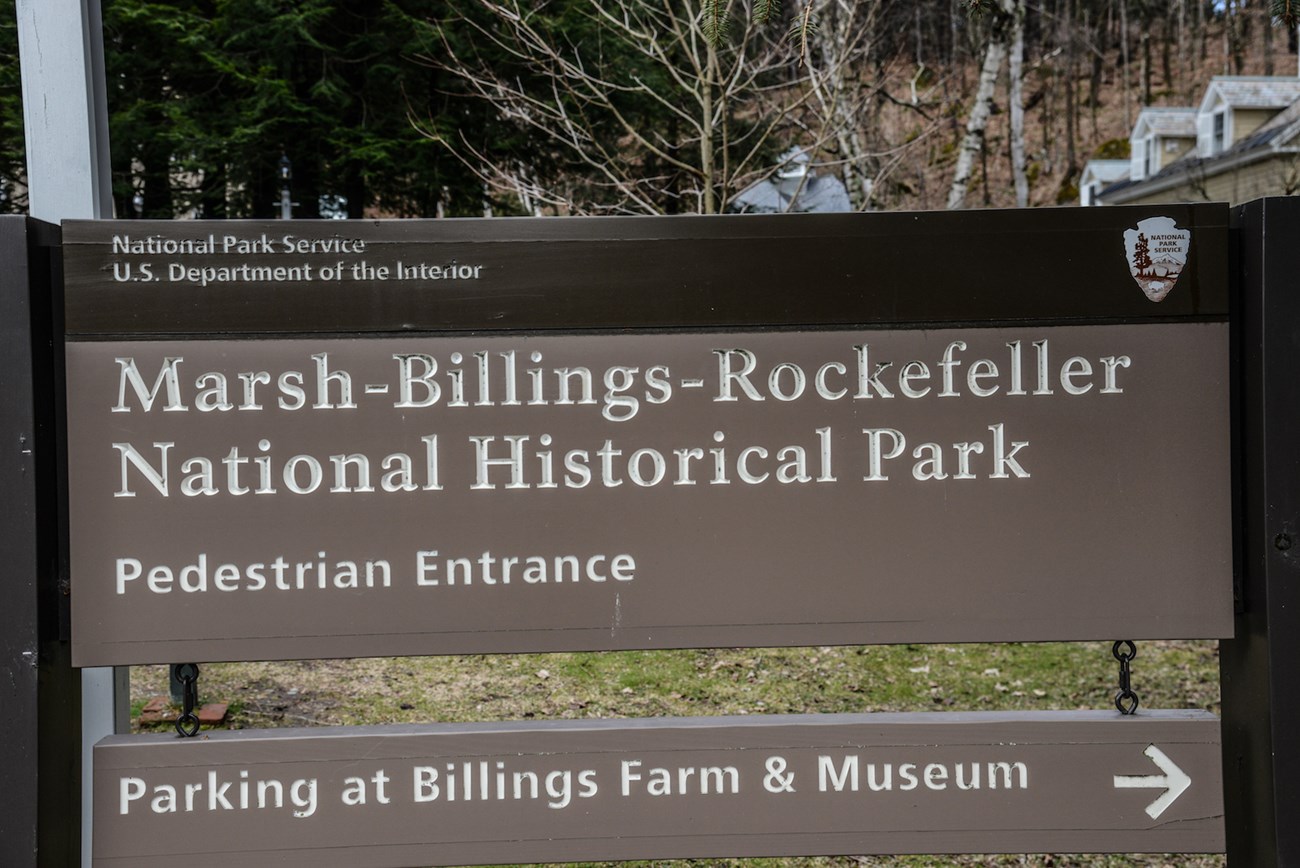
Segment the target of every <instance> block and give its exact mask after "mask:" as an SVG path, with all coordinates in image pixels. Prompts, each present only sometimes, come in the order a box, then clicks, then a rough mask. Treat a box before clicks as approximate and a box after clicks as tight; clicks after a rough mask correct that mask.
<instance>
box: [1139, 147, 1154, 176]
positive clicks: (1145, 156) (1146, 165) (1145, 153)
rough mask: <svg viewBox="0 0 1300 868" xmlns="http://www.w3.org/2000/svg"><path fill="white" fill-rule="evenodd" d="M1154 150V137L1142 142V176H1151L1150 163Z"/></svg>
mask: <svg viewBox="0 0 1300 868" xmlns="http://www.w3.org/2000/svg"><path fill="white" fill-rule="evenodd" d="M1155 150H1156V142H1155V139H1146V140H1145V141H1143V142H1142V177H1144V178H1150V177H1151V164H1152V163H1153V162H1154V156H1153V155H1154V154H1155Z"/></svg>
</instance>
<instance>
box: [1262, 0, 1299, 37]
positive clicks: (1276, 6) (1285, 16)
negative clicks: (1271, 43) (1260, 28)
mask: <svg viewBox="0 0 1300 868" xmlns="http://www.w3.org/2000/svg"><path fill="white" fill-rule="evenodd" d="M1268 13H1269V15H1271V16H1273V23H1274V24H1280V25H1282V26H1284V27H1286V28H1287V29H1288V30H1294V29H1295V28H1296V24H1297V23H1298V22H1300V15H1297V10H1296V4H1295V0H1272V2H1270V3H1269V4H1268Z"/></svg>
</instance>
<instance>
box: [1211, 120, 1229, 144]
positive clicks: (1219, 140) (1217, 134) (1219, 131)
mask: <svg viewBox="0 0 1300 868" xmlns="http://www.w3.org/2000/svg"><path fill="white" fill-rule="evenodd" d="M1225 115H1226V112H1223V111H1217V112H1215V113H1214V143H1213V146H1212V152H1213V153H1215V154H1220V153H1223V136H1224V129H1225V128H1226V126H1227V118H1226V117H1225Z"/></svg>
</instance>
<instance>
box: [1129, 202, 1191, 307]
mask: <svg viewBox="0 0 1300 868" xmlns="http://www.w3.org/2000/svg"><path fill="white" fill-rule="evenodd" d="M1191 246H1192V233H1191V231H1190V230H1188V229H1179V228H1178V224H1176V223H1175V222H1174V220H1173V218H1172V217H1148V218H1147V219H1145V220H1139V221H1138V225H1137V228H1136V229H1125V230H1124V252H1125V253H1127V254H1128V270H1129V271H1130V272H1131V273H1132V275H1133V279H1134V280H1136V281H1137V285H1138V287H1139V288H1141V290H1142V292H1143V293H1145V294H1146V297H1147V298H1149V299H1151V300H1152V301H1161V300H1163V299H1164V297H1165V296H1166V295H1168V294H1169V290H1171V289H1173V288H1174V284H1175V283H1177V282H1178V275H1180V274H1182V273H1183V266H1185V265H1187V251H1188V250H1190V249H1191Z"/></svg>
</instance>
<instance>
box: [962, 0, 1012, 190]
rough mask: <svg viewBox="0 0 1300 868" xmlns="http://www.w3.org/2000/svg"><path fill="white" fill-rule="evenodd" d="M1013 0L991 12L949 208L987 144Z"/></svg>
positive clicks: (1000, 1) (1000, 2) (1002, 2)
mask: <svg viewBox="0 0 1300 868" xmlns="http://www.w3.org/2000/svg"><path fill="white" fill-rule="evenodd" d="M1011 2H1012V0H998V8H997V9H996V10H995V11H994V12H992V13H991V14H990V15H989V36H988V45H987V46H986V47H985V49H984V63H983V64H982V65H981V67H980V77H979V85H978V86H977V87H976V89H975V102H974V104H973V105H972V106H971V112H970V119H969V120H967V122H966V135H965V136H964V137H963V138H962V142H961V148H960V150H959V151H958V152H957V168H956V170H954V172H953V176H952V186H951V187H950V188H949V190H948V210H950V211H955V210H957V209H958V208H960V207H962V205H963V203H964V202H965V201H966V190H967V187H968V186H969V185H970V176H971V169H972V168H973V167H974V165H975V157H976V156H977V155H978V154H979V153H980V152H981V151H982V150H983V148H984V130H985V128H986V127H987V126H988V122H989V115H990V114H991V113H992V109H993V92H994V87H995V85H996V84H997V80H998V71H999V70H1000V69H1001V68H1002V60H1003V58H1005V57H1006V56H1007V19H1008V17H1009V16H1008V15H1007V9H1008V5H1007V4H1009V3H1011Z"/></svg>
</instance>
